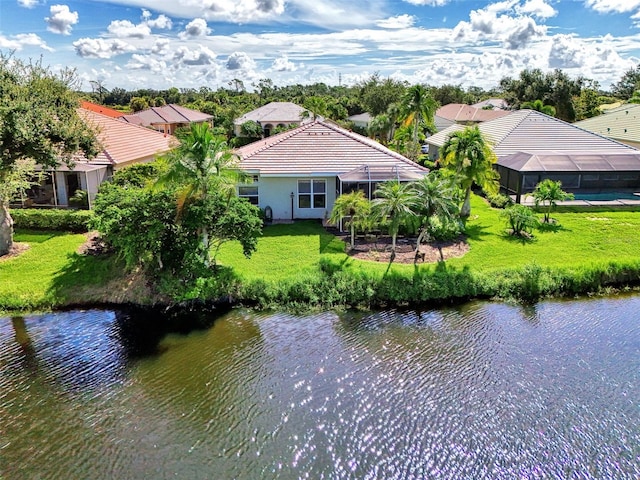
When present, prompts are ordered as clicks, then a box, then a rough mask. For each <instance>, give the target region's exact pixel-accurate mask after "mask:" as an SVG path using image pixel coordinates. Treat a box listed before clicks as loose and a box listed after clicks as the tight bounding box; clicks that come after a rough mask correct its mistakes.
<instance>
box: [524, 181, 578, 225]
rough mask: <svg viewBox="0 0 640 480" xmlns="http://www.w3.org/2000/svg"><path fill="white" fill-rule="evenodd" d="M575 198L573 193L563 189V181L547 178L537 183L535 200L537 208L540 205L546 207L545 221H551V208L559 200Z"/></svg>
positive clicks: (534, 192) (534, 194) (534, 193)
mask: <svg viewBox="0 0 640 480" xmlns="http://www.w3.org/2000/svg"><path fill="white" fill-rule="evenodd" d="M571 199H573V194H572V193H567V192H565V191H564V190H562V183H561V182H559V181H554V180H551V179H550V178H546V179H544V180H542V181H541V182H540V183H539V184H538V185H536V188H535V190H534V191H533V201H534V203H535V206H536V208H538V207H539V206H540V205H542V206H544V207H546V208H545V212H544V223H549V222H550V221H551V218H550V216H551V210H553V208H554V207H555V206H556V204H557V203H558V202H562V201H564V200H571Z"/></svg>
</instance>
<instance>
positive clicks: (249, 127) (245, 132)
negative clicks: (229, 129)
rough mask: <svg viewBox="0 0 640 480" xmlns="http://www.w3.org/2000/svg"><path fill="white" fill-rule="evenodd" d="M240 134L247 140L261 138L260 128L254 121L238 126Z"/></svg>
mask: <svg viewBox="0 0 640 480" xmlns="http://www.w3.org/2000/svg"><path fill="white" fill-rule="evenodd" d="M240 134H241V135H242V136H243V137H248V138H262V127H261V126H260V124H259V123H258V122H256V121H254V120H248V121H246V122H244V123H243V124H242V125H240Z"/></svg>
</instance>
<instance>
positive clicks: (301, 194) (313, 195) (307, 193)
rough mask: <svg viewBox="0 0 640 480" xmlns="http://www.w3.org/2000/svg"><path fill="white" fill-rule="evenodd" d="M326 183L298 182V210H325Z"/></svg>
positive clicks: (320, 181)
mask: <svg viewBox="0 0 640 480" xmlns="http://www.w3.org/2000/svg"><path fill="white" fill-rule="evenodd" d="M326 205H327V183H326V182H325V181H324V180H298V208H325V207H326Z"/></svg>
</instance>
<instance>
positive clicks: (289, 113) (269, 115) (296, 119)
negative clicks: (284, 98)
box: [233, 102, 313, 137]
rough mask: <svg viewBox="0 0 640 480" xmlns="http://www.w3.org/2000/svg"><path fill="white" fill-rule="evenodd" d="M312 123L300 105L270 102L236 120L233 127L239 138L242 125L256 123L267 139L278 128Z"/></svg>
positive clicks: (311, 119) (307, 113)
mask: <svg viewBox="0 0 640 480" xmlns="http://www.w3.org/2000/svg"><path fill="white" fill-rule="evenodd" d="M312 121H313V118H312V115H311V114H309V112H308V110H307V109H305V108H302V107H301V106H300V105H296V104H295V103H292V102H271V103H267V104H266V105H263V106H262V107H260V108H256V109H255V110H251V111H250V112H248V113H245V114H244V115H242V116H241V117H239V118H236V119H235V120H234V121H233V125H234V132H235V134H236V136H238V137H241V136H242V130H241V129H242V124H243V123H245V122H256V123H257V124H259V125H260V126H261V127H262V131H263V133H264V136H265V137H268V136H270V135H271V134H272V133H273V131H274V129H276V128H278V127H280V128H285V127H291V126H297V125H301V124H303V123H308V122H312Z"/></svg>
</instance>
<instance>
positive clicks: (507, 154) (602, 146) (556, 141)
mask: <svg viewBox="0 0 640 480" xmlns="http://www.w3.org/2000/svg"><path fill="white" fill-rule="evenodd" d="M464 128H465V127H464V126H462V125H453V126H451V127H449V128H448V129H446V130H443V131H442V132H438V133H437V134H435V135H433V136H432V137H429V138H428V139H427V143H428V144H429V153H430V155H431V156H432V157H433V158H437V155H438V150H439V149H440V147H442V145H444V143H445V142H446V141H447V138H448V137H449V135H451V133H453V132H455V131H459V130H462V129H464ZM478 128H479V129H480V131H481V132H482V133H483V135H484V136H485V138H486V139H487V140H488V141H489V142H490V143H491V144H492V146H493V151H494V152H495V154H496V156H497V157H498V162H497V166H496V168H497V170H498V172H499V173H500V186H501V189H502V190H503V191H504V192H506V193H508V194H510V195H515V196H516V201H518V202H519V201H520V200H521V196H522V195H523V194H526V193H529V192H532V191H533V189H534V188H535V186H536V185H537V184H538V183H539V182H540V181H541V180H544V179H545V178H551V179H553V180H560V181H561V182H562V187H563V189H564V190H566V191H569V192H584V193H592V192H607V191H609V192H611V191H619V190H621V189H633V188H636V189H640V151H639V150H637V149H635V148H632V147H630V146H628V145H624V144H622V143H620V142H617V141H614V140H610V139H608V138H605V137H603V136H601V135H598V134H595V133H592V132H588V131H586V130H583V129H582V128H579V127H577V126H575V125H572V124H570V123H567V122H564V121H562V120H559V119H557V118H553V117H550V116H548V115H545V114H543V113H540V112H536V111H534V110H518V111H515V112H511V113H510V114H509V115H507V116H505V117H502V118H499V119H497V120H492V121H488V122H484V123H481V124H480V125H479V126H478Z"/></svg>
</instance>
